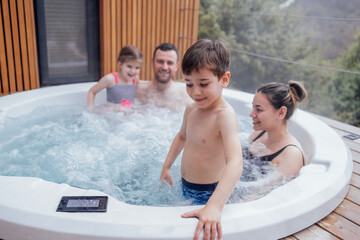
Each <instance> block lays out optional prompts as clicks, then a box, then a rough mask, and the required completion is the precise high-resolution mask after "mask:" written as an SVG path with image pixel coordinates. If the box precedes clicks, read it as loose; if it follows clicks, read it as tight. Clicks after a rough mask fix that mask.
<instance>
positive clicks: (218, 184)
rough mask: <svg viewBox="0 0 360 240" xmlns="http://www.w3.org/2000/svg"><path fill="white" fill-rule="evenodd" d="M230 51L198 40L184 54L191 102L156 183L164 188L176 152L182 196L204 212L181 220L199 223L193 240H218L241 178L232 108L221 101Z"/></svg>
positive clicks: (185, 74) (212, 43)
mask: <svg viewBox="0 0 360 240" xmlns="http://www.w3.org/2000/svg"><path fill="white" fill-rule="evenodd" d="M229 67H230V51H229V49H228V48H227V47H226V46H225V45H224V44H223V43H222V42H220V41H216V40H208V39H203V40H199V41H197V42H196V43H195V44H193V45H192V46H191V47H190V48H189V49H188V50H187V51H186V53H185V55H184V57H183V61H182V71H183V73H184V76H185V82H186V91H187V94H188V95H189V96H190V98H191V99H192V100H193V101H194V102H193V103H192V104H190V105H188V106H187V107H186V110H185V113H184V118H183V123H182V126H181V129H180V131H179V132H178V134H177V135H176V136H175V138H174V140H173V143H172V145H171V147H170V150H169V153H168V155H167V157H166V160H165V163H164V165H163V169H162V172H161V176H160V180H166V181H168V182H169V184H170V185H173V181H172V178H171V175H170V168H171V166H172V164H173V162H174V161H175V159H176V158H177V156H178V155H179V154H180V152H181V151H182V150H184V151H183V154H182V160H181V176H182V184H183V195H184V196H185V197H186V198H188V199H192V200H193V202H194V203H195V204H206V205H205V207H204V208H201V209H198V210H194V211H191V212H187V213H184V214H183V215H182V217H184V218H190V217H196V218H198V219H199V222H198V225H197V227H196V230H195V236H194V239H198V238H199V235H200V233H201V231H202V229H204V239H208V238H209V237H210V236H211V238H212V239H214V238H215V236H216V235H217V236H218V239H220V238H221V237H222V230H221V222H220V220H221V211H222V209H223V207H224V205H225V204H226V202H227V200H228V198H229V197H230V195H231V193H232V192H233V190H234V187H235V185H236V183H237V181H238V180H239V178H240V176H241V173H242V151H241V145H240V141H239V137H238V126H237V119H236V115H235V112H234V110H233V108H232V107H231V106H230V105H229V103H227V102H226V101H225V99H224V98H223V97H222V90H223V88H225V87H226V86H227V85H228V84H229V80H230V72H229Z"/></svg>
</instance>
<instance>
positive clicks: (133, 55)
mask: <svg viewBox="0 0 360 240" xmlns="http://www.w3.org/2000/svg"><path fill="white" fill-rule="evenodd" d="M142 59H143V58H142V53H141V51H140V50H139V49H138V48H137V47H135V46H133V45H126V46H125V47H123V48H122V49H121V50H120V53H119V56H118V59H117V61H118V62H121V63H125V62H128V61H133V60H137V61H139V62H142Z"/></svg>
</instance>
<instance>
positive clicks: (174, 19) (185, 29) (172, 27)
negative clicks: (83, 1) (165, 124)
mask: <svg viewBox="0 0 360 240" xmlns="http://www.w3.org/2000/svg"><path fill="white" fill-rule="evenodd" d="M109 2H111V4H110V3H109ZM199 5H200V0H111V1H108V0H100V8H99V9H100V45H101V48H100V50H101V52H100V54H101V75H102V76H103V75H105V74H107V73H109V72H111V71H117V66H116V60H117V55H118V54H119V51H120V50H121V48H122V47H123V46H125V45H128V44H132V45H135V46H136V47H138V48H139V49H140V50H141V51H142V54H143V65H142V69H141V73H140V79H146V80H150V79H151V78H152V77H153V70H152V54H153V51H154V49H155V47H156V46H157V45H159V44H160V43H163V42H170V43H173V44H174V45H175V46H176V47H177V48H178V49H179V53H180V61H181V57H182V56H183V54H184V53H185V51H186V49H187V48H188V47H190V45H191V44H192V43H194V42H195V40H196V39H197V34H198V30H197V28H198V22H199V21H198V18H199ZM176 78H177V79H181V78H182V74H181V70H180V69H179V71H178V73H177V76H176Z"/></svg>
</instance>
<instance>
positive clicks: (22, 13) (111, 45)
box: [0, 0, 200, 96]
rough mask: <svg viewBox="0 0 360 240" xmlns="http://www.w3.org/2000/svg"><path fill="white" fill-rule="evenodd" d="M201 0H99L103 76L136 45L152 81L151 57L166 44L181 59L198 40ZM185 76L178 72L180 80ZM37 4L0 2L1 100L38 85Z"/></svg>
mask: <svg viewBox="0 0 360 240" xmlns="http://www.w3.org/2000/svg"><path fill="white" fill-rule="evenodd" d="M199 5H200V0H99V12H100V53H101V56H100V63H101V64H100V65H101V75H105V74H107V73H109V72H111V71H116V70H117V69H116V59H117V55H118V53H119V51H120V49H121V48H122V47H123V46H125V45H127V44H133V45H135V46H137V47H138V48H139V49H140V50H141V51H142V53H143V56H144V63H143V66H142V69H141V73H140V79H149V80H150V79H151V78H152V76H153V70H152V63H151V59H152V55H153V51H154V49H155V47H156V46H157V45H159V44H160V43H163V42H170V43H173V44H174V45H175V46H176V47H177V48H178V49H179V53H180V61H181V56H182V55H183V54H184V52H185V51H186V49H187V48H188V47H189V46H190V45H191V44H192V43H193V42H194V41H195V40H194V39H197V34H198V20H199ZM181 77H182V75H181V70H180V69H179V71H178V74H177V76H176V78H177V79H180V78H181ZM39 82H40V81H39V71H38V59H37V48H36V33H35V16H34V0H0V96H2V95H7V94H10V93H15V92H20V91H25V90H30V89H35V88H39V87H40V83H39Z"/></svg>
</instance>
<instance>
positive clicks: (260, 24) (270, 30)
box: [199, 0, 332, 116]
mask: <svg viewBox="0 0 360 240" xmlns="http://www.w3.org/2000/svg"><path fill="white" fill-rule="evenodd" d="M200 3H201V14H200V21H199V33H201V34H199V38H204V37H208V38H215V39H221V40H225V41H226V42H227V43H228V45H229V46H230V48H231V50H232V51H231V52H232V64H231V74H232V77H231V86H232V87H234V88H236V89H240V90H243V91H247V92H254V91H255V89H256V88H258V87H259V86H260V85H261V84H263V83H266V82H272V81H279V82H284V83H287V82H288V81H289V80H291V79H293V80H298V81H303V82H304V85H305V87H306V89H308V92H309V98H308V100H307V101H306V104H305V105H302V106H305V107H306V109H307V110H310V111H313V112H317V113H320V114H322V115H327V116H329V115H330V113H331V111H332V105H331V101H330V100H329V94H327V93H328V91H329V90H328V89H329V87H330V86H329V84H330V83H331V77H332V76H331V74H329V73H328V72H325V71H321V70H316V69H313V68H307V67H304V66H301V65H297V64H292V63H289V62H281V61H276V60H275V59H268V58H264V57H261V56H252V55H249V54H245V53H244V51H245V52H248V53H254V54H258V55H263V56H270V57H273V58H277V59H285V60H289V61H293V62H302V63H307V64H314V65H318V64H319V63H322V61H323V60H322V59H320V57H321V54H319V53H318V51H319V49H316V48H314V47H313V46H312V45H311V44H310V40H311V39H310V38H311V34H308V35H305V34H303V33H301V32H299V31H296V28H297V26H298V23H299V20H298V19H295V18H287V17H281V16H275V15H276V14H278V15H284V16H286V13H287V12H286V11H284V10H281V9H279V8H278V5H279V2H278V1H268V0H252V1H248V0H222V1H215V0H201V2H200ZM262 13H269V14H262ZM271 14H273V15H271ZM204 19H208V20H209V19H211V21H213V22H211V23H209V22H205V21H204ZM325 113H326V114H325Z"/></svg>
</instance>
